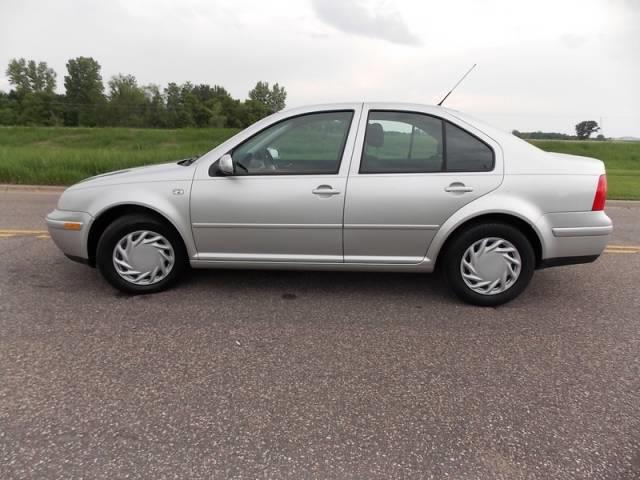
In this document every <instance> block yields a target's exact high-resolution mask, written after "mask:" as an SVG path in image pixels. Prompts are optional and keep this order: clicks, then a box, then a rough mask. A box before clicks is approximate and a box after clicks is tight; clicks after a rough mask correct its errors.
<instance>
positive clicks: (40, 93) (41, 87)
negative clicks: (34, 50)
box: [3, 58, 60, 125]
mask: <svg viewBox="0 0 640 480" xmlns="http://www.w3.org/2000/svg"><path fill="white" fill-rule="evenodd" d="M6 74H7V76H8V77H9V82H10V83H11V85H12V86H13V87H14V89H15V90H14V92H15V102H12V103H10V105H11V107H12V109H13V114H12V115H10V116H9V115H8V112H6V111H5V112H4V113H3V117H4V118H5V119H8V118H11V119H13V122H15V123H17V124H20V125H55V124H57V123H59V119H60V113H59V112H58V111H57V110H59V109H58V108H57V106H56V103H55V102H56V95H55V92H54V90H55V88H56V72H55V71H54V70H53V69H51V68H49V67H48V66H47V63H46V62H37V63H36V61H35V60H29V61H27V60H25V59H24V58H19V59H15V58H14V59H12V60H11V61H10V62H9V65H8V67H7V71H6ZM3 122H6V120H3Z"/></svg>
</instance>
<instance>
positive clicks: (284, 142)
mask: <svg viewBox="0 0 640 480" xmlns="http://www.w3.org/2000/svg"><path fill="white" fill-rule="evenodd" d="M352 118H353V112H352V111H339V112H320V113H312V114H308V115H301V116H298V117H293V118H289V119H286V120H284V121H282V122H278V123H276V124H275V125H271V126H270V127H267V128H266V129H265V130H262V131H261V132H260V133H258V134H256V135H254V136H253V137H251V138H250V139H249V140H247V141H245V142H244V143H242V144H241V145H239V146H238V147H236V148H235V149H234V150H233V152H232V154H231V156H232V157H233V161H234V163H235V164H236V172H237V174H238V175H311V174H335V173H338V170H339V169H340V160H341V159H342V153H343V151H344V146H345V143H346V141H347V135H348V134H349V127H350V126H351V119H352Z"/></svg>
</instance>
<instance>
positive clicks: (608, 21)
mask: <svg viewBox="0 0 640 480" xmlns="http://www.w3.org/2000/svg"><path fill="white" fill-rule="evenodd" d="M80 55H82V56H91V57H94V58H95V59H96V60H98V61H99V62H100V64H101V65H102V72H103V79H104V80H105V83H106V80H107V79H108V78H109V77H110V76H111V75H114V74H117V73H131V74H134V75H135V76H136V78H137V79H138V81H139V83H141V84H146V83H157V84H161V85H166V83H167V82H170V81H175V82H184V81H187V80H190V81H192V82H194V83H208V84H219V85H223V86H224V87H226V88H227V89H228V90H229V91H230V92H231V94H232V95H233V96H235V97H238V98H243V99H244V98H245V97H246V94H247V92H248V90H249V89H250V88H251V87H252V86H253V85H254V84H255V83H256V81H258V80H266V81H269V82H278V83H280V84H281V85H284V86H285V87H286V89H287V92H288V99H287V105H288V106H298V105H303V104H309V103H322V102H335V101H345V100H358V101H360V100H383V101H394V100H396V101H410V102H419V103H429V104H433V103H437V102H438V100H439V99H440V97H442V96H443V95H444V94H445V93H446V92H447V91H448V90H449V88H450V87H451V86H453V84H454V83H455V82H456V80H457V79H458V77H460V76H461V75H462V74H463V73H464V71H465V70H467V69H468V68H469V67H470V66H471V65H472V64H473V63H477V64H478V67H477V68H476V70H475V71H474V72H473V73H472V74H471V75H470V76H469V77H468V78H467V80H466V81H465V82H464V83H463V84H462V85H461V86H460V87H459V89H458V90H457V91H456V92H455V93H454V94H453V95H452V96H451V97H449V99H448V100H447V105H448V106H450V107H452V108H456V109H459V110H463V111H466V112H468V113H471V114H474V115H476V116H479V117H481V118H483V119H485V120H486V121H488V122H490V123H493V124H495V125H497V126H499V127H502V128H504V129H509V130H510V129H514V128H516V129H519V130H526V131H528V130H545V131H562V132H566V133H571V132H572V131H573V126H574V125H575V124H576V123H577V122H578V121H580V120H586V119H594V120H596V121H600V119H601V118H602V120H603V123H604V125H603V126H604V133H605V134H606V135H607V136H623V135H635V136H639V137H640V0H536V1H529V2H524V1H515V0H483V1H478V0H446V1H432V0H395V1H394V0H351V1H350V0H296V1H294V0H289V1H287V0H270V1H264V0H262V1H256V0H86V1H81V0H55V1H52V0H0V65H1V66H2V70H3V71H1V72H0V90H4V91H7V90H9V88H10V86H9V83H8V81H7V78H6V77H5V75H4V69H5V68H6V67H5V66H6V64H7V63H8V61H9V60H10V59H11V58H15V57H26V58H28V59H35V60H44V61H46V62H48V63H49V65H50V66H51V67H53V68H54V69H55V70H56V71H57V73H58V90H60V91H63V77H64V74H65V72H66V69H65V63H66V61H67V59H69V58H72V57H76V56H80Z"/></svg>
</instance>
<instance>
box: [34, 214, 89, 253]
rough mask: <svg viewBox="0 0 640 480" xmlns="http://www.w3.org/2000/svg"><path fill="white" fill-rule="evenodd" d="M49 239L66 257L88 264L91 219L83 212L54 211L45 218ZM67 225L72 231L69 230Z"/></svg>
mask: <svg viewBox="0 0 640 480" xmlns="http://www.w3.org/2000/svg"><path fill="white" fill-rule="evenodd" d="M45 220H46V222H47V228H48V230H49V235H51V239H52V240H53V242H54V243H55V244H56V246H57V247H58V248H59V249H60V250H62V253H64V254H65V255H66V256H67V257H69V258H72V259H73V260H76V261H81V262H88V259H89V255H88V254H87V237H88V235H89V227H90V225H91V222H92V221H93V217H92V216H91V215H89V214H88V213H85V212H72V211H68V210H54V211H53V212H51V213H50V214H49V215H47V217H46V219H45ZM69 224H73V225H74V229H69Z"/></svg>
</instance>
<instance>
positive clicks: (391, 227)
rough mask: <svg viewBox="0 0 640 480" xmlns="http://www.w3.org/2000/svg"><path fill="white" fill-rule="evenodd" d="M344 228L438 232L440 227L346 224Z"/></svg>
mask: <svg viewBox="0 0 640 480" xmlns="http://www.w3.org/2000/svg"><path fill="white" fill-rule="evenodd" d="M344 228H350V229H354V230H437V229H438V228H440V225H393V224H391V225H390V224H386V223H346V224H345V225H344Z"/></svg>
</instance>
